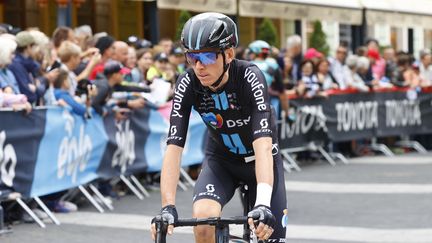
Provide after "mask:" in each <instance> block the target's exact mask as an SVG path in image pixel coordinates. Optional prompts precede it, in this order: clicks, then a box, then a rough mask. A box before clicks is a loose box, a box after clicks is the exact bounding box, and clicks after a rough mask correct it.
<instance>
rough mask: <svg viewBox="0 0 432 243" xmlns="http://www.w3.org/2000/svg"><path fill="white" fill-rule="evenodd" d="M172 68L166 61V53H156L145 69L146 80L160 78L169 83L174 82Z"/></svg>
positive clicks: (151, 80)
mask: <svg viewBox="0 0 432 243" xmlns="http://www.w3.org/2000/svg"><path fill="white" fill-rule="evenodd" d="M174 74H175V73H174V70H173V68H172V66H171V65H170V64H169V62H168V55H167V54H165V53H164V52H161V53H158V54H156V55H155V57H154V64H153V66H151V67H150V68H149V70H148V71H147V80H148V81H150V83H151V82H153V80H154V79H156V78H161V79H163V80H165V81H168V82H170V83H174V78H175V75H174Z"/></svg>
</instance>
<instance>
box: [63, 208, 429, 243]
mask: <svg viewBox="0 0 432 243" xmlns="http://www.w3.org/2000/svg"><path fill="white" fill-rule="evenodd" d="M56 216H57V217H58V219H59V220H60V222H61V223H62V224H78V225H87V226H97V227H111V228H121V229H133V230H147V231H149V230H150V222H151V219H152V217H151V216H145V215H131V214H111V213H105V214H100V213H93V212H74V213H70V214H56ZM242 230H243V229H242V226H241V225H237V226H233V227H231V228H230V231H231V232H232V233H233V234H234V235H241V234H242ZM174 232H175V233H176V234H179V233H180V234H192V228H191V227H181V228H176V229H175V230H174ZM287 239H297V240H299V239H303V240H326V241H350V242H363V243H375V242H376V243H378V242H380V243H431V242H432V240H431V239H432V229H429V228H426V229H374V228H361V227H341V226H325V225H288V228H287Z"/></svg>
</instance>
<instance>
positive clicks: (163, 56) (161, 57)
mask: <svg viewBox="0 0 432 243" xmlns="http://www.w3.org/2000/svg"><path fill="white" fill-rule="evenodd" d="M154 60H155V61H158V62H163V61H165V62H168V56H167V54H165V52H160V53H158V54H156V56H155V57H154Z"/></svg>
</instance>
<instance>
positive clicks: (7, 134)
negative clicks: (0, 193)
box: [0, 109, 48, 195]
mask: <svg viewBox="0 0 432 243" xmlns="http://www.w3.org/2000/svg"><path fill="white" fill-rule="evenodd" d="M45 112H46V110H45V109H40V110H33V111H32V112H31V113H30V114H25V113H23V112H15V111H1V112H0V189H11V190H14V191H17V192H20V193H22V194H23V195H29V194H30V189H31V188H30V187H31V184H32V181H33V172H34V168H35V164H36V158H37V154H38V148H39V143H40V141H41V138H42V136H43V134H44V128H45ZM47 152H48V151H47Z"/></svg>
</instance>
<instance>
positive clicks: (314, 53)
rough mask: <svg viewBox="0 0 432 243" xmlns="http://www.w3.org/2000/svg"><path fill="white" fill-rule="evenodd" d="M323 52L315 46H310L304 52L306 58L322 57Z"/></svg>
mask: <svg viewBox="0 0 432 243" xmlns="http://www.w3.org/2000/svg"><path fill="white" fill-rule="evenodd" d="M322 56H323V54H322V53H321V52H319V51H317V50H316V49H315V48H309V49H307V51H306V53H305V54H304V59H306V60H308V59H313V58H321V57H322Z"/></svg>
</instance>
